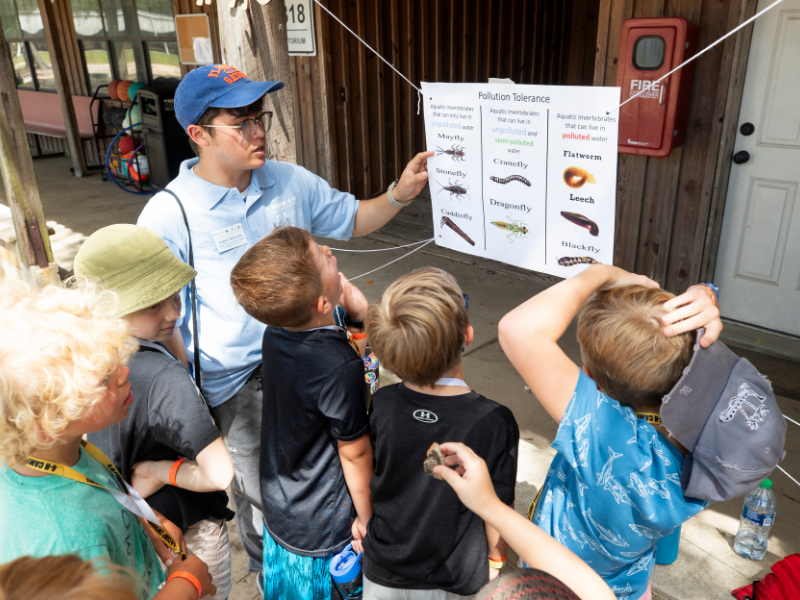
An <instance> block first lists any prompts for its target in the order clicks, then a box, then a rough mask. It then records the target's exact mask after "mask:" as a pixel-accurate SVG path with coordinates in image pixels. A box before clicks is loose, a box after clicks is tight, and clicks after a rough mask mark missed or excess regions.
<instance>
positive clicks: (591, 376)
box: [581, 365, 594, 381]
mask: <svg viewBox="0 0 800 600" xmlns="http://www.w3.org/2000/svg"><path fill="white" fill-rule="evenodd" d="M581 371H583V372H584V373H586V376H587V377H588V378H589V379H591V380H592V381H594V375H592V372H591V371H590V370H589V367H587V366H586V365H581Z"/></svg>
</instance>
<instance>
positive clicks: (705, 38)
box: [594, 0, 756, 293]
mask: <svg viewBox="0 0 800 600" xmlns="http://www.w3.org/2000/svg"><path fill="white" fill-rule="evenodd" d="M755 6H756V0H730V1H724V2H721V1H719V0H601V2H600V11H599V26H598V35H597V61H596V66H595V73H594V84H595V85H611V86H613V85H616V76H617V59H618V49H619V32H620V27H621V24H622V22H623V21H624V20H625V19H628V18H631V17H683V18H685V19H687V20H688V21H691V22H693V23H696V24H698V25H699V26H700V48H705V47H706V46H708V45H709V44H711V43H712V42H714V41H716V40H717V39H718V38H720V37H722V36H723V35H724V34H725V33H727V32H728V31H730V30H731V29H733V28H735V27H736V26H737V25H738V24H739V23H741V22H742V21H744V20H746V19H747V18H749V17H750V16H752V15H753V14H754V13H755ZM750 30H751V27H748V28H746V29H744V30H742V32H740V33H738V34H737V35H736V36H731V37H730V38H728V39H727V40H726V41H725V42H723V43H722V44H720V45H719V46H716V47H715V48H713V49H711V50H710V51H709V52H707V53H706V54H704V55H703V56H702V57H701V58H699V59H698V60H697V62H696V65H695V74H694V83H693V89H692V100H691V108H690V114H689V126H688V132H687V137H686V141H685V142H684V144H683V146H682V147H680V148H677V149H676V150H673V152H672V154H670V155H669V156H668V157H666V158H647V157H640V156H632V155H627V154H620V156H619V165H618V178H617V223H616V240H615V250H614V263H615V264H616V265H618V266H620V267H623V268H625V269H628V270H634V271H636V272H637V273H642V274H645V275H648V276H650V277H653V278H655V279H656V280H657V281H659V282H660V283H661V284H662V287H665V288H666V289H669V290H671V291H673V292H676V293H678V292H682V291H684V290H685V289H686V288H687V287H688V286H690V285H692V284H694V283H697V282H698V281H700V280H705V279H706V278H708V277H711V276H713V264H714V261H715V260H716V250H717V245H718V239H719V227H720V225H721V221H722V209H723V207H724V200H725V192H726V190H727V180H728V174H729V169H730V160H731V157H730V155H731V149H732V143H733V137H734V136H733V133H734V132H735V128H736V122H737V120H738V116H739V103H740V100H741V86H742V80H743V78H744V69H745V66H746V62H747V52H748V50H749V39H750V37H749V36H750Z"/></svg>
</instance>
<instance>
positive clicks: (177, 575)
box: [167, 571, 203, 600]
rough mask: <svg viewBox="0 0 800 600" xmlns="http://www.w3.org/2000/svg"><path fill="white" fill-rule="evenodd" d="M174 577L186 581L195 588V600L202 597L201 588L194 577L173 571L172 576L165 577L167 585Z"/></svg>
mask: <svg viewBox="0 0 800 600" xmlns="http://www.w3.org/2000/svg"><path fill="white" fill-rule="evenodd" d="M176 577H180V578H181V579H185V580H186V581H188V582H189V583H191V584H192V585H193V586H194V587H196V588H197V600H200V598H202V597H203V586H202V585H200V582H199V581H198V580H197V577H195V576H194V575H192V574H191V573H187V572H186V571H175V572H174V573H173V574H172V575H170V576H169V577H167V583H169V581H170V579H175V578H176Z"/></svg>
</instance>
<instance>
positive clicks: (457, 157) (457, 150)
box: [436, 144, 466, 162]
mask: <svg viewBox="0 0 800 600" xmlns="http://www.w3.org/2000/svg"><path fill="white" fill-rule="evenodd" d="M436 152H438V153H439V154H447V156H449V157H450V158H452V159H453V160H454V161H456V162H464V157H465V156H466V153H465V152H464V146H456V145H455V144H453V145H452V146H450V148H449V149H448V150H444V149H442V148H439V147H438V146H437V147H436Z"/></svg>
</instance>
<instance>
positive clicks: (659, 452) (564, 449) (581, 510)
mask: <svg viewBox="0 0 800 600" xmlns="http://www.w3.org/2000/svg"><path fill="white" fill-rule="evenodd" d="M598 290H600V291H598ZM595 292H597V293H595ZM710 296H711V295H710V294H707V293H706V291H705V290H704V289H702V287H700V286H696V287H693V288H690V289H689V291H687V292H686V294H684V295H682V296H679V297H677V298H676V297H674V296H673V294H671V293H669V292H666V291H663V290H660V289H658V284H657V283H655V282H653V281H651V280H649V279H647V278H646V277H643V276H638V275H633V274H630V273H626V272H625V271H622V270H621V269H617V268H616V267H611V266H606V265H598V266H591V267H589V268H588V269H586V270H585V271H584V272H583V273H581V274H580V275H577V276H575V277H573V278H572V279H568V280H566V281H563V282H561V283H559V284H558V285H555V286H553V287H551V288H549V289H548V290H546V291H544V292H542V293H541V294H538V295H537V296H535V297H533V298H532V299H530V300H529V301H528V302H526V303H525V304H523V305H521V306H519V307H518V308H516V309H515V310H513V311H512V312H511V313H509V314H508V315H506V316H505V317H504V318H503V320H502V321H501V322H500V325H499V338H500V344H501V345H502V347H503V350H504V351H505V353H506V355H507V356H508V357H509V359H510V360H511V362H512V363H513V364H514V366H515V368H516V369H517V370H518V371H519V372H520V374H521V375H522V376H523V378H524V379H525V381H526V383H527V384H528V385H529V386H530V388H531V391H532V392H533V393H534V394H535V395H536V397H537V399H538V400H539V401H540V402H541V403H542V406H543V407H544V408H545V409H546V410H547V411H548V413H549V414H550V415H551V416H552V417H553V418H554V419H555V420H557V421H559V422H560V424H559V428H558V433H557V435H556V439H555V441H554V442H553V448H555V450H556V451H557V454H556V456H555V458H554V459H553V463H552V465H551V467H550V470H549V472H548V476H547V479H546V481H545V483H544V485H543V486H542V488H541V489H540V491H539V494H538V495H537V497H536V498H535V499H534V501H533V504H532V505H531V508H530V509H529V512H528V517H529V518H530V519H532V520H533V522H534V523H535V524H537V525H538V526H539V527H541V528H542V529H543V530H544V531H545V532H547V533H549V534H550V535H552V536H553V537H554V538H555V539H556V540H558V541H559V542H560V543H561V544H563V545H564V546H566V547H567V548H569V549H570V550H571V551H572V552H574V553H575V554H577V555H578V556H579V557H581V558H582V559H583V560H585V561H586V562H587V563H588V564H589V565H590V566H591V567H592V568H593V569H594V570H595V571H596V572H597V573H598V574H599V575H600V576H601V577H602V578H603V579H604V580H605V581H606V583H608V585H609V586H610V587H611V589H612V590H613V591H614V593H615V594H616V595H617V597H618V598H619V599H620V600H622V599H627V600H638V599H640V598H642V599H646V600H649V598H650V594H651V592H650V585H649V584H650V574H651V571H652V569H653V565H654V552H655V544H656V541H657V540H658V539H659V538H661V537H664V536H666V535H668V534H670V533H671V532H672V531H673V530H674V529H675V528H676V527H678V526H679V525H681V523H683V522H684V521H686V520H688V519H689V518H691V517H692V516H694V515H696V514H697V513H699V512H700V511H701V510H703V508H705V506H707V505H708V503H707V502H704V501H702V500H697V499H694V498H689V497H684V494H683V490H682V488H681V475H682V472H683V467H684V453H685V452H686V449H685V448H682V447H681V446H680V444H679V443H678V442H677V441H676V440H675V439H674V438H670V437H669V433H668V432H667V430H666V429H665V428H664V426H663V425H662V424H661V421H660V418H659V416H658V415H659V412H660V407H661V402H662V397H663V396H664V395H665V394H667V393H668V392H669V391H670V390H671V389H672V387H673V386H674V385H675V383H676V382H677V381H678V380H679V379H680V378H681V374H682V372H683V371H684V369H685V367H686V366H687V365H688V364H689V361H690V359H691V357H692V347H693V344H694V333H693V330H694V329H696V328H698V327H705V334H704V337H702V339H701V341H700V345H701V346H703V347H708V346H709V345H710V344H711V343H712V342H714V341H715V340H716V338H717V336H718V335H719V332H720V331H721V329H722V324H721V322H720V320H719V310H718V309H717V308H716V306H715V302H714V301H712V299H711V297H710ZM579 310H580V313H579ZM670 311H673V312H670ZM576 314H579V318H578V341H579V342H580V347H581V355H582V358H583V362H584V366H583V367H582V368H580V367H578V365H576V364H575V363H574V362H572V360H570V359H569V357H567V355H566V354H565V353H564V352H563V350H561V349H560V348H559V346H558V344H557V341H558V339H559V338H560V337H561V336H562V335H563V333H564V331H565V330H566V329H567V327H568V326H569V324H570V323H571V321H572V320H573V318H574V317H575V315H576ZM679 321H680V322H679Z"/></svg>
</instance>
